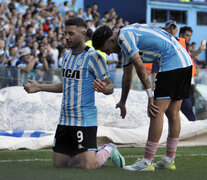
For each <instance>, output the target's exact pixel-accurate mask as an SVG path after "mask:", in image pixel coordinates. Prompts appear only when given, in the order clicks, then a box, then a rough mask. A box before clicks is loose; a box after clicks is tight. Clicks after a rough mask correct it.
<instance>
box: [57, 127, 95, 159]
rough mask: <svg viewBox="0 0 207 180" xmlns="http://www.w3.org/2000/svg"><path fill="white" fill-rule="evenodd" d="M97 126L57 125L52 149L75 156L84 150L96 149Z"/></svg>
mask: <svg viewBox="0 0 207 180" xmlns="http://www.w3.org/2000/svg"><path fill="white" fill-rule="evenodd" d="M96 135H97V126H92V127H78V126H63V125H58V126H57V130H56V134H55V138H54V143H53V151H54V152H58V153H62V154H67V155H69V156H71V157H72V156H75V155H76V154H79V153H82V152H85V151H97V144H96Z"/></svg>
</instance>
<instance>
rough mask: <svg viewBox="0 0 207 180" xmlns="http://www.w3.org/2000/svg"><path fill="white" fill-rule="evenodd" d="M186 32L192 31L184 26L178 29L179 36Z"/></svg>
mask: <svg viewBox="0 0 207 180" xmlns="http://www.w3.org/2000/svg"><path fill="white" fill-rule="evenodd" d="M186 31H190V32H191V33H193V30H192V28H191V27H190V26H184V27H181V28H180V32H179V35H180V34H185V32H186Z"/></svg>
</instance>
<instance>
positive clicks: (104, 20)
mask: <svg viewBox="0 0 207 180" xmlns="http://www.w3.org/2000/svg"><path fill="white" fill-rule="evenodd" d="M109 18H110V15H109V12H108V11H105V12H104V16H103V18H101V19H100V22H105V23H107V21H108V20H109Z"/></svg>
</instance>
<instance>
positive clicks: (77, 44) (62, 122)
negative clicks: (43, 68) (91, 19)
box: [24, 18, 125, 169]
mask: <svg viewBox="0 0 207 180" xmlns="http://www.w3.org/2000/svg"><path fill="white" fill-rule="evenodd" d="M86 31H87V26H86V23H85V21H84V20H83V19H81V18H73V19H70V20H68V21H66V23H65V38H66V41H67V45H68V48H70V50H68V51H66V52H65V53H64V55H63V64H62V75H63V81H62V82H61V83H58V84H38V83H37V82H35V81H31V80H30V81H29V82H30V84H26V85H24V88H25V90H26V91H27V92H28V93H35V92H39V91H47V92H56V93H61V92H63V99H62V106H61V112H60V118H59V124H58V126H57V130H56V134H55V139H54V144H53V166H54V167H57V168H59V167H73V166H74V165H76V164H80V167H81V168H84V169H96V168H99V167H101V166H102V165H103V164H104V163H105V162H106V160H107V159H108V158H111V160H112V162H113V163H114V164H115V165H116V166H118V167H123V166H124V165H125V160H124V158H123V157H122V156H121V154H120V153H119V151H118V150H117V149H116V147H115V146H114V145H113V144H107V145H104V146H103V147H101V148H100V149H99V150H97V145H96V135H97V108H96V106H95V91H94V90H96V91H98V92H102V93H104V94H106V95H108V94H112V93H113V89H114V87H113V84H112V82H111V80H110V77H109V75H108V72H107V69H106V65H105V61H104V60H103V58H102V57H101V55H100V54H98V53H97V52H96V51H95V50H94V49H92V48H90V47H88V46H86V45H85V36H86Z"/></svg>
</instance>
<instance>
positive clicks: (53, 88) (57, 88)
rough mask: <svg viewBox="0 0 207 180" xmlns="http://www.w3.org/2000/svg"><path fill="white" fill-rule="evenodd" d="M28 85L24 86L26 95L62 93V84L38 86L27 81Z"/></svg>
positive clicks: (31, 81) (33, 82)
mask: <svg viewBox="0 0 207 180" xmlns="http://www.w3.org/2000/svg"><path fill="white" fill-rule="evenodd" d="M28 82H29V84H24V85H23V87H24V90H25V91H27V92H28V93H36V92H39V91H46V92H54V93H61V92H62V82H61V83H56V84H39V83H38V82H36V81H33V80H30V79H28Z"/></svg>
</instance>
